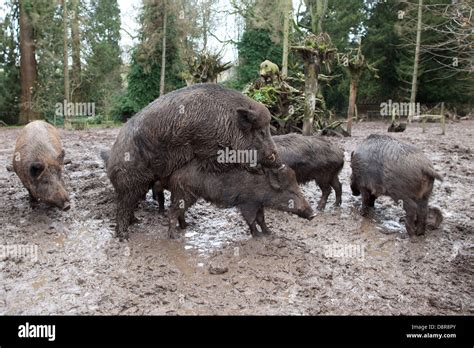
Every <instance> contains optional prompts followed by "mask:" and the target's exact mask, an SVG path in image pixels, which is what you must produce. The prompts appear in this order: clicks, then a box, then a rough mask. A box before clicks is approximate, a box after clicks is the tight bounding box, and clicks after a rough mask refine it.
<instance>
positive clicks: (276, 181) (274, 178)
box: [268, 169, 281, 191]
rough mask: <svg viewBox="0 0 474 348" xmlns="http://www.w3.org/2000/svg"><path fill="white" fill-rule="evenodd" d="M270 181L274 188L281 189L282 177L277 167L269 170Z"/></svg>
mask: <svg viewBox="0 0 474 348" xmlns="http://www.w3.org/2000/svg"><path fill="white" fill-rule="evenodd" d="M268 181H269V183H270V186H271V187H272V188H273V189H274V190H277V191H279V190H280V189H281V185H280V178H279V176H278V172H276V170H275V169H270V170H268Z"/></svg>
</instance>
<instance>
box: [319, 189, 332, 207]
mask: <svg viewBox="0 0 474 348" xmlns="http://www.w3.org/2000/svg"><path fill="white" fill-rule="evenodd" d="M318 186H319V188H320V189H321V191H322V193H323V194H322V196H321V199H320V200H319V203H318V210H324V208H325V207H326V203H327V201H328V197H329V195H330V194H331V185H329V184H326V183H324V184H322V183H318Z"/></svg>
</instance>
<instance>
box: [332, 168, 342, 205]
mask: <svg viewBox="0 0 474 348" xmlns="http://www.w3.org/2000/svg"><path fill="white" fill-rule="evenodd" d="M331 186H332V188H333V189H334V192H335V194H336V202H335V203H334V206H336V207H338V206H340V205H341V202H342V185H341V182H340V181H339V178H338V177H337V175H336V176H335V177H334V179H332V182H331Z"/></svg>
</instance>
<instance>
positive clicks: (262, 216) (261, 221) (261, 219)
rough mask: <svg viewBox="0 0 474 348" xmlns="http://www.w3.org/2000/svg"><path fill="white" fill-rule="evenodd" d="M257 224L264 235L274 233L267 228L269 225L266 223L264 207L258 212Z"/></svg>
mask: <svg viewBox="0 0 474 348" xmlns="http://www.w3.org/2000/svg"><path fill="white" fill-rule="evenodd" d="M257 223H258V225H259V226H260V228H261V229H262V233H263V234H271V233H272V231H270V229H269V228H268V227H267V224H266V223H265V210H264V208H263V207H260V209H258V211H257Z"/></svg>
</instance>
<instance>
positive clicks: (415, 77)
mask: <svg viewBox="0 0 474 348" xmlns="http://www.w3.org/2000/svg"><path fill="white" fill-rule="evenodd" d="M422 18H423V0H418V19H417V22H416V44H415V58H414V61H413V76H412V82H411V93H410V111H409V115H408V122H409V123H410V122H411V119H412V117H413V115H414V112H415V108H414V105H415V101H416V92H417V87H418V64H419V61H420V44H421V23H422Z"/></svg>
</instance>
